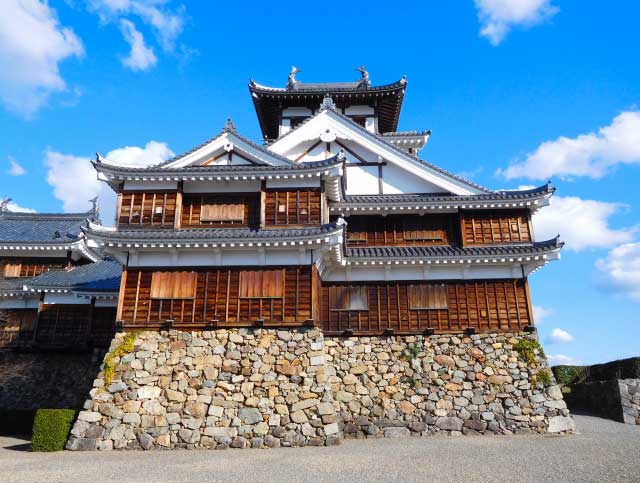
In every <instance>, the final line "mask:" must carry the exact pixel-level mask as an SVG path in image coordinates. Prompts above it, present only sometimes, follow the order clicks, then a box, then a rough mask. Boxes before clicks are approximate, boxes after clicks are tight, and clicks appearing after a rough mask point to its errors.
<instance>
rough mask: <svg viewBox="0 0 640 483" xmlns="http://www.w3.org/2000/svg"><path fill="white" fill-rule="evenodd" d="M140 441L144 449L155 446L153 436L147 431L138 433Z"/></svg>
mask: <svg viewBox="0 0 640 483" xmlns="http://www.w3.org/2000/svg"><path fill="white" fill-rule="evenodd" d="M138 443H140V446H142V449H147V450H148V449H151V448H153V436H151V435H150V434H147V433H138Z"/></svg>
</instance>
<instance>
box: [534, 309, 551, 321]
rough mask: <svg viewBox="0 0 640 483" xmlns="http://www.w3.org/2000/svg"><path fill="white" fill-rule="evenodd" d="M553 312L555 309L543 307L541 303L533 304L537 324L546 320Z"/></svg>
mask: <svg viewBox="0 0 640 483" xmlns="http://www.w3.org/2000/svg"><path fill="white" fill-rule="evenodd" d="M552 314H553V309H550V308H547V307H542V306H541V305H534V306H533V320H534V321H535V322H536V324H540V323H542V322H544V319H546V318H548V317H549V316H550V315H552Z"/></svg>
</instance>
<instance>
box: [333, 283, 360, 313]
mask: <svg viewBox="0 0 640 483" xmlns="http://www.w3.org/2000/svg"><path fill="white" fill-rule="evenodd" d="M329 309H330V310H344V311H350V310H353V311H357V310H369V300H368V296H367V288H366V287H343V286H337V287H330V288H329Z"/></svg>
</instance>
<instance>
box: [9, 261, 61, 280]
mask: <svg viewBox="0 0 640 483" xmlns="http://www.w3.org/2000/svg"><path fill="white" fill-rule="evenodd" d="M65 266H66V262H63V261H59V260H53V261H28V260H25V261H9V262H6V263H5V264H4V267H2V274H3V275H4V276H5V277H6V278H18V277H36V276H38V275H40V274H42V273H44V272H48V271H51V270H63V269H64V267H65Z"/></svg>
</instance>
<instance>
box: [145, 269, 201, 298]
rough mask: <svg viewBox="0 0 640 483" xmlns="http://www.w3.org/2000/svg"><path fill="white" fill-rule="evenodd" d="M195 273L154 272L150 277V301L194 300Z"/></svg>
mask: <svg viewBox="0 0 640 483" xmlns="http://www.w3.org/2000/svg"><path fill="white" fill-rule="evenodd" d="M197 280H198V274H197V273H196V272H154V273H153V275H152V276H151V298H152V299H194V298H195V297H196V283H197Z"/></svg>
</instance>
